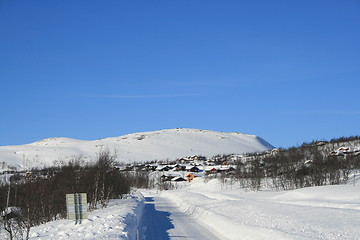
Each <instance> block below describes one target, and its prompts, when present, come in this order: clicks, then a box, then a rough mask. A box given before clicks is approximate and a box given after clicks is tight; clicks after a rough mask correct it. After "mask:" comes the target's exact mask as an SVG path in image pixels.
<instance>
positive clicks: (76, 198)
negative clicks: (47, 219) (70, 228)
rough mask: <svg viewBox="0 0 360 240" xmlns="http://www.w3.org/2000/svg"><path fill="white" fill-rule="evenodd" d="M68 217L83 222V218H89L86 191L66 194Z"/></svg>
mask: <svg viewBox="0 0 360 240" xmlns="http://www.w3.org/2000/svg"><path fill="white" fill-rule="evenodd" d="M66 208H67V219H68V220H75V221H76V223H78V222H79V223H81V220H82V219H87V217H88V214H87V200H86V193H72V194H66Z"/></svg>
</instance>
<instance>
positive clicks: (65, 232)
mask: <svg viewBox="0 0 360 240" xmlns="http://www.w3.org/2000/svg"><path fill="white" fill-rule="evenodd" d="M143 204H144V198H143V196H142V195H141V194H140V193H135V194H134V195H133V196H132V197H129V198H127V199H117V200H111V201H110V203H109V206H108V207H107V208H104V209H98V210H94V211H92V212H90V213H89V215H88V219H87V220H83V221H82V223H81V224H75V221H73V220H57V221H53V222H49V223H46V224H43V225H40V226H36V227H33V228H31V230H30V239H32V240H35V239H37V240H41V239H44V240H50V239H53V240H60V239H67V240H70V239H72V240H81V239H84V240H85V239H94V240H95V239H96V240H98V239H124V240H128V239H129V240H132V239H136V235H137V228H138V223H139V220H140V217H141V213H142V209H143ZM3 234H4V233H3ZM1 236H3V237H4V236H5V235H1V234H0V239H6V238H5V237H4V238H1Z"/></svg>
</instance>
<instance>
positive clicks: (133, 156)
mask: <svg viewBox="0 0 360 240" xmlns="http://www.w3.org/2000/svg"><path fill="white" fill-rule="evenodd" d="M272 148H273V146H272V145H271V144H269V143H268V142H266V141H265V140H263V139H262V138H260V137H257V136H254V135H248V134H242V133H224V132H215V131H208V130H197V129H168V130H161V131H155V132H144V133H134V134H129V135H124V136H120V137H111V138H104V139H99V140H95V141H82V140H76V139H70V138H64V137H58V138H48V139H44V140H41V141H38V142H34V143H31V144H26V145H18V146H3V147H0V172H1V171H5V170H9V169H8V168H9V166H13V167H15V168H16V169H17V170H22V169H30V168H33V167H38V168H42V167H44V166H52V165H54V163H55V164H56V163H59V162H61V161H64V162H67V161H69V160H71V159H73V158H77V157H79V156H81V157H82V159H83V160H84V161H94V160H95V159H96V158H97V154H98V153H99V152H100V151H104V150H109V151H110V153H114V152H116V155H117V160H118V161H121V162H124V163H133V162H145V161H152V160H175V159H177V158H181V157H187V156H190V155H203V156H206V157H212V156H214V155H217V154H232V153H235V154H242V153H249V152H262V151H265V150H268V149H272Z"/></svg>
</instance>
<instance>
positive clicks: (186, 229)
mask: <svg viewBox="0 0 360 240" xmlns="http://www.w3.org/2000/svg"><path fill="white" fill-rule="evenodd" d="M145 199H146V202H145V206H144V212H143V218H142V222H141V224H140V230H139V234H140V239H141V240H160V239H161V240H169V239H194V240H195V239H199V240H200V239H201V240H204V239H207V240H215V239H216V240H217V239H219V238H217V237H216V236H214V235H213V234H212V233H211V231H209V230H208V229H206V228H205V227H204V226H202V225H200V224H199V223H198V222H197V220H196V219H195V218H194V217H192V216H189V215H186V214H185V213H183V212H181V211H180V210H179V209H178V208H176V207H175V206H174V205H173V203H171V202H170V201H169V200H168V199H167V198H164V197H159V196H155V197H146V198H145Z"/></svg>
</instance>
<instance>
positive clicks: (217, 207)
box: [162, 179, 360, 240]
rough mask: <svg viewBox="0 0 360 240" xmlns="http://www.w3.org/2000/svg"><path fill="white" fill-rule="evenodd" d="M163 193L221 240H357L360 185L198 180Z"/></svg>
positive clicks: (359, 222) (359, 219)
mask: <svg viewBox="0 0 360 240" xmlns="http://www.w3.org/2000/svg"><path fill="white" fill-rule="evenodd" d="M162 196H163V197H167V198H169V199H170V200H171V201H173V202H174V203H175V204H176V205H177V206H178V207H179V208H180V209H181V210H182V211H184V212H186V213H187V214H190V215H193V216H195V217H196V218H197V219H198V220H199V221H200V222H201V223H202V224H203V225H205V226H207V227H208V228H209V229H211V231H212V232H214V233H215V234H216V235H218V236H219V237H221V239H277V240H278V239H334V240H335V239H349V240H350V239H351V240H353V239H359V236H358V233H359V232H360V184H356V185H342V186H324V187H314V188H304V189H298V190H294V191H282V192H274V191H263V192H246V191H244V190H242V189H240V188H238V187H237V186H231V187H230V186H224V185H222V184H221V183H220V182H219V181H218V180H216V179H215V180H212V181H210V182H208V183H204V182H203V180H202V179H197V180H196V181H195V182H194V183H193V184H191V185H190V186H189V187H188V188H187V189H183V190H173V191H165V192H162Z"/></svg>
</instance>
